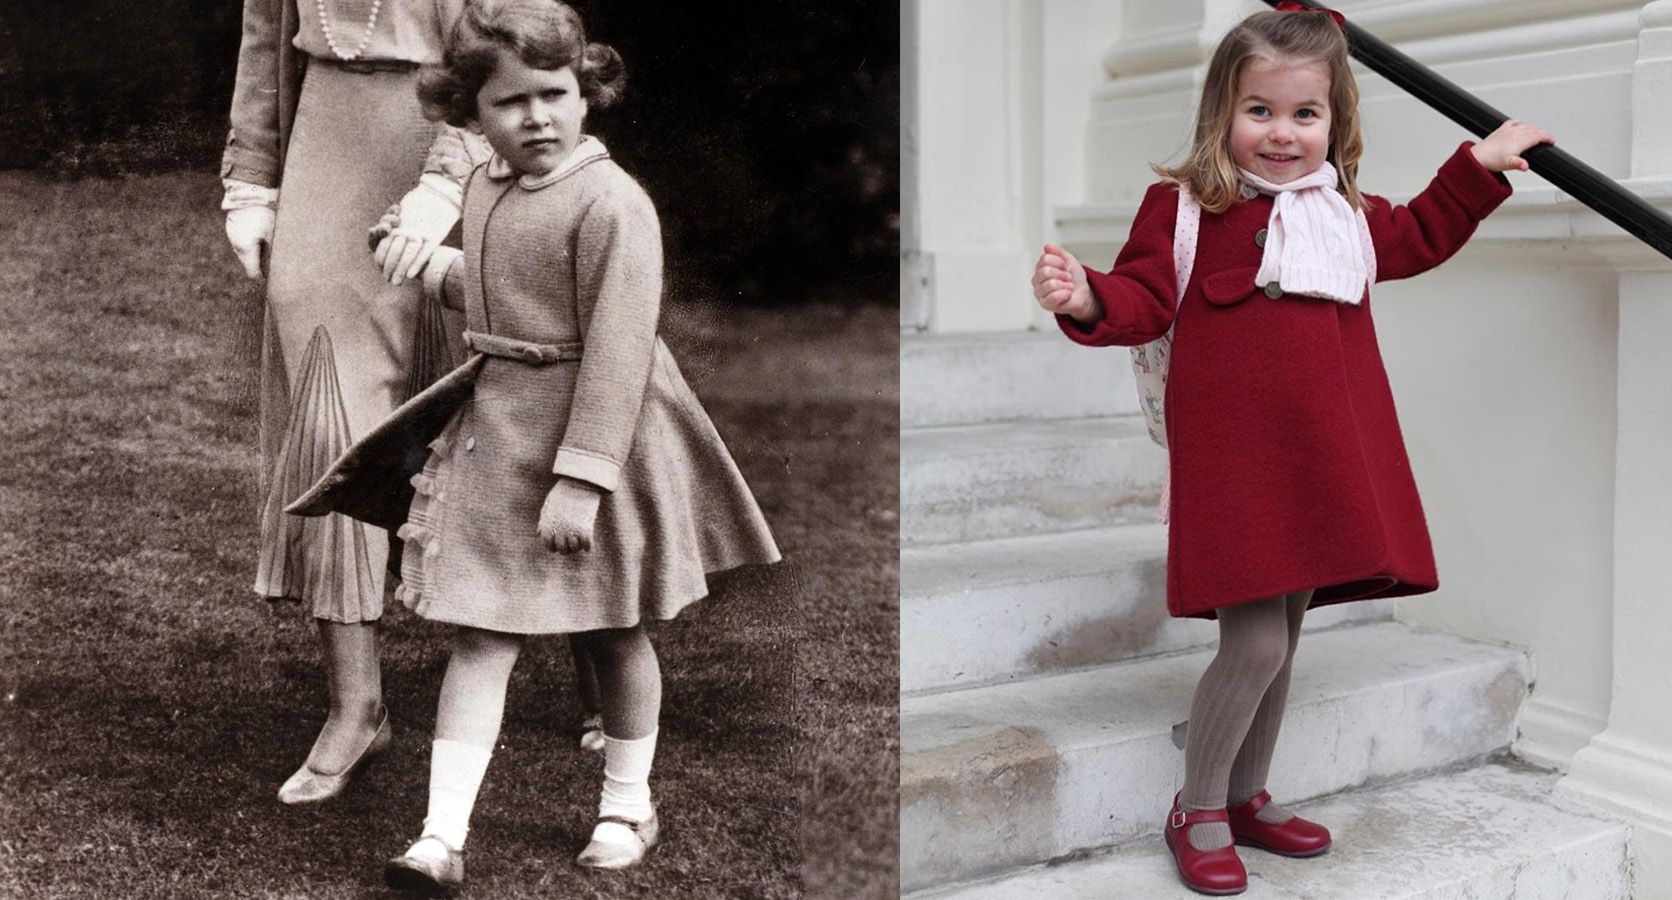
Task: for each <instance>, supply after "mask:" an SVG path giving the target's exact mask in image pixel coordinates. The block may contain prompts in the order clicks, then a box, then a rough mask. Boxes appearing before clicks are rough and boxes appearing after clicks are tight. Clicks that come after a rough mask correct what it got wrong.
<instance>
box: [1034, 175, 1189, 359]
mask: <svg viewBox="0 0 1672 900" xmlns="http://www.w3.org/2000/svg"><path fill="white" fill-rule="evenodd" d="M1177 219H1178V194H1177V192H1176V191H1175V190H1174V189H1173V187H1172V186H1171V185H1167V184H1157V185H1152V186H1151V187H1150V189H1149V191H1148V192H1147V193H1146V194H1144V200H1143V202H1142V203H1140V204H1139V205H1138V215H1137V216H1136V217H1135V218H1134V219H1133V220H1132V232H1131V234H1129V235H1128V236H1127V238H1126V244H1125V245H1124V246H1122V247H1121V250H1120V253H1119V254H1118V255H1117V256H1116V257H1115V266H1114V268H1113V269H1111V270H1109V271H1108V272H1098V271H1096V270H1094V269H1091V268H1087V269H1086V270H1085V271H1086V282H1087V284H1088V286H1090V288H1091V292H1092V295H1093V296H1094V297H1096V298H1097V300H1098V302H1099V303H1101V304H1102V306H1103V310H1104V315H1103V318H1102V319H1101V320H1100V321H1098V322H1095V323H1093V324H1091V325H1090V326H1084V325H1081V324H1080V323H1078V322H1076V321H1074V320H1073V319H1072V318H1070V317H1068V316H1062V315H1059V316H1057V325H1058V326H1059V327H1061V328H1062V332H1063V334H1066V335H1068V336H1069V338H1071V339H1072V340H1074V342H1075V343H1079V344H1087V345H1090V346H1093V347H1104V346H1109V345H1120V346H1127V347H1132V346H1137V345H1140V344H1146V343H1149V342H1150V341H1153V340H1155V339H1156V338H1158V337H1161V336H1162V335H1164V334H1166V333H1167V329H1169V328H1171V327H1172V326H1173V311H1174V309H1176V308H1177V304H1178V297H1177V296H1175V295H1176V294H1177V293H1178V285H1177V284H1175V283H1174V282H1175V281H1176V279H1177V276H1176V275H1174V274H1173V272H1174V270H1173V224H1174V222H1175V221H1177Z"/></svg>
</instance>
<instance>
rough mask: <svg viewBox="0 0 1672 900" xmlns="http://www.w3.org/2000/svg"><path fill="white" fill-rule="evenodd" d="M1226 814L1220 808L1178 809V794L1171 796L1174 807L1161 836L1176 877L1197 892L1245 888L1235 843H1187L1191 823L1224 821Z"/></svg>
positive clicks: (1218, 892) (1221, 892) (1236, 891)
mask: <svg viewBox="0 0 1672 900" xmlns="http://www.w3.org/2000/svg"><path fill="white" fill-rule="evenodd" d="M1227 818H1228V817H1227V815H1226V812H1225V810H1223V809H1179V801H1178V797H1176V796H1175V797H1174V798H1173V809H1172V811H1171V812H1170V813H1168V815H1167V828H1166V830H1164V831H1163V832H1162V836H1163V837H1164V838H1165V839H1166V841H1167V849H1168V850H1170V851H1172V854H1173V862H1174V863H1175V864H1177V866H1178V870H1179V878H1180V879H1182V880H1183V881H1184V884H1185V886H1186V887H1188V888H1190V889H1191V890H1193V891H1196V892H1197V893H1201V894H1213V895H1216V896H1222V895H1226V894H1240V893H1242V892H1243V891H1245V890H1247V889H1248V870H1246V869H1244V868H1243V867H1242V858H1241V857H1239V856H1237V848H1236V845H1235V844H1228V845H1226V846H1224V847H1220V848H1218V849H1217V850H1197V849H1196V848H1195V847H1193V846H1191V845H1190V826H1192V825H1200V824H1202V823H1204V822H1224V821H1227Z"/></svg>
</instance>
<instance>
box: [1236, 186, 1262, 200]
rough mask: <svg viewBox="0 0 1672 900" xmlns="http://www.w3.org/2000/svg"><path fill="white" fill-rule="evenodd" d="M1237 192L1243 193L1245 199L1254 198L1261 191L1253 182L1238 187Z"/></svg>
mask: <svg viewBox="0 0 1672 900" xmlns="http://www.w3.org/2000/svg"><path fill="white" fill-rule="evenodd" d="M1237 193H1239V194H1241V195H1242V199H1244V200H1253V199H1254V198H1255V197H1258V196H1260V191H1259V190H1258V189H1257V188H1255V187H1254V185H1252V184H1245V185H1243V186H1242V187H1240V188H1238V189H1237Z"/></svg>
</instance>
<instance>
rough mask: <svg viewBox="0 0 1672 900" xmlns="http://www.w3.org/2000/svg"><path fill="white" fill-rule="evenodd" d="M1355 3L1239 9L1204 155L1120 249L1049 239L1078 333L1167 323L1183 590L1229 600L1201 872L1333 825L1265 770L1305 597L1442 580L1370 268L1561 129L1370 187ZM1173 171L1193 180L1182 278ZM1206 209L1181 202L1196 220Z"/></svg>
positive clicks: (1301, 841)
mask: <svg viewBox="0 0 1672 900" xmlns="http://www.w3.org/2000/svg"><path fill="white" fill-rule="evenodd" d="M1339 21H1340V20H1339V15H1338V14H1336V13H1332V12H1329V13H1326V12H1323V11H1308V10H1296V11H1294V12H1289V11H1272V12H1262V13H1258V14H1255V15H1253V16H1250V17H1248V18H1247V19H1245V20H1243V21H1242V22H1241V23H1240V24H1238V25H1237V26H1236V27H1235V28H1233V29H1232V30H1231V32H1230V33H1229V34H1228V35H1226V37H1225V38H1224V40H1223V41H1221V42H1220V44H1219V47H1218V49H1217V50H1216V51H1215V52H1214V55H1213V58H1212V60H1211V61H1210V62H1209V64H1208V71H1207V77H1206V80H1205V82H1204V84H1203V89H1202V98H1201V103H1200V106H1199V108H1198V113H1197V119H1196V133H1195V141H1194V147H1193V150H1192V152H1191V155H1190V157H1189V158H1188V159H1187V160H1185V161H1184V163H1183V164H1181V165H1179V166H1177V167H1175V168H1161V167H1157V169H1156V171H1157V172H1158V173H1159V174H1161V175H1162V176H1164V177H1165V178H1166V180H1165V181H1162V182H1160V183H1158V184H1155V185H1152V186H1151V187H1150V188H1149V190H1148V192H1147V193H1146V194H1145V195H1144V199H1143V202H1142V204H1141V205H1140V206H1139V208H1138V214H1137V217H1136V219H1135V220H1134V221H1133V224H1132V233H1131V235H1130V237H1129V238H1128V239H1127V242H1126V244H1125V246H1124V247H1123V248H1122V249H1121V252H1120V255H1119V256H1118V257H1117V258H1116V260H1115V266H1114V268H1113V269H1112V270H1111V271H1110V272H1108V273H1107V274H1105V273H1101V272H1095V271H1088V270H1086V269H1085V268H1084V267H1083V266H1082V265H1081V264H1080V262H1079V261H1078V260H1076V259H1075V258H1074V257H1073V255H1072V254H1069V253H1068V252H1067V251H1064V250H1061V249H1059V248H1057V247H1053V246H1046V248H1045V252H1044V254H1043V255H1042V256H1041V257H1040V259H1039V262H1038V265H1037V266H1036V269H1035V272H1034V276H1033V288H1034V295H1035V298H1036V299H1037V300H1038V302H1039V304H1040V305H1041V306H1042V307H1044V308H1045V309H1047V310H1050V311H1051V312H1053V313H1056V314H1057V320H1058V323H1059V325H1060V326H1061V328H1062V331H1063V333H1064V334H1066V335H1068V337H1069V338H1071V339H1072V340H1074V341H1075V342H1077V343H1080V344H1086V345H1090V346H1109V345H1121V346H1136V345H1141V344H1145V343H1147V342H1149V341H1153V340H1155V339H1157V338H1160V337H1162V336H1163V335H1166V334H1167V333H1168V330H1169V329H1172V332H1173V347H1172V359H1171V367H1170V373H1169V374H1168V382H1167V388H1166V403H1165V409H1166V415H1165V424H1166V437H1167V446H1168V453H1169V458H1170V462H1171V475H1172V485H1171V500H1170V506H1169V512H1170V518H1169V520H1170V525H1169V534H1168V559H1167V606H1168V610H1169V612H1171V613H1172V614H1173V615H1174V616H1197V617H1205V618H1217V619H1218V621H1219V630H1220V642H1219V651H1218V654H1217V656H1216V657H1215V658H1214V660H1213V662H1212V663H1211V664H1210V665H1209V666H1208V669H1207V671H1206V673H1205V674H1203V676H1202V680H1201V683H1200V684H1199V685H1198V687H1197V689H1196V694H1195V698H1194V700H1193V702H1192V704H1191V709H1190V728H1189V733H1188V740H1187V743H1186V747H1185V778H1184V788H1183V790H1182V791H1181V792H1180V795H1179V797H1178V798H1177V800H1176V801H1175V804H1174V807H1173V810H1172V812H1171V815H1170V816H1169V818H1168V822H1167V827H1166V830H1165V836H1166V841H1167V846H1168V847H1169V848H1170V849H1171V850H1172V852H1173V855H1174V858H1175V860H1176V861H1177V864H1178V867H1179V873H1180V875H1181V877H1183V879H1184V881H1185V883H1186V884H1188V885H1189V886H1190V887H1192V888H1194V889H1196V890H1198V891H1201V892H1203V893H1210V894H1233V893H1238V892H1240V891H1242V890H1243V889H1244V888H1245V887H1246V886H1247V875H1246V873H1245V871H1244V869H1243V866H1242V862H1241V861H1240V860H1239V859H1238V857H1237V854H1236V850H1235V848H1234V845H1233V844H1234V843H1240V844H1247V845H1251V846H1256V847H1261V848H1263V849H1266V850H1270V851H1272V852H1276V853H1282V854H1285V855H1289V856H1312V855H1315V854H1318V853H1322V852H1324V851H1325V850H1327V849H1328V847H1329V843H1330V836H1329V832H1328V830H1327V829H1325V828H1324V827H1323V826H1321V825H1318V824H1316V823H1313V822H1308V821H1306V820H1304V819H1300V818H1298V817H1296V816H1294V815H1292V814H1291V813H1288V812H1286V811H1284V810H1283V809H1282V808H1281V807H1279V806H1277V805H1276V804H1275V803H1272V802H1271V798H1270V797H1269V796H1268V795H1267V794H1266V793H1265V790H1264V788H1265V781H1266V775H1267V772H1268V770H1269V769H1270V766H1271V755H1272V749H1273V747H1274V745H1275V744H1276V741H1277V731H1278V726H1279V724H1280V722H1281V720H1282V716H1283V707H1284V704H1285V701H1286V699H1287V695H1288V687H1289V670H1290V666H1291V663H1292V661H1293V659H1294V653H1295V646H1296V643H1297V641H1298V640H1299V637H1300V626H1301V619H1302V617H1303V615H1304V614H1305V612H1306V610H1307V608H1308V607H1310V606H1317V605H1322V604H1327V603H1340V602H1343V601H1347V600H1363V599H1368V598H1372V597H1393V596H1401V595H1408V594H1419V593H1423V592H1427V591H1432V590H1434V589H1435V587H1437V586H1438V579H1437V577H1436V575H1435V572H1434V556H1433V552H1432V550H1431V548H1430V546H1429V540H1428V530H1427V527H1426V525H1425V524H1424V520H1423V514H1422V504H1421V502H1420V501H1419V499H1418V498H1417V490H1416V484H1415V482H1414V481H1413V480H1412V478H1411V468H1410V463H1409V462H1408V460H1407V459H1406V456H1405V449H1404V443H1403V440H1402V439H1401V436H1400V432H1399V422H1398V419H1397V417H1396V416H1395V413H1394V407H1393V397H1392V394H1391V392H1390V391H1389V388H1388V381H1387V375H1386V373H1385V372H1384V370H1383V368H1382V359H1381V354H1380V353H1379V352H1378V350H1377V347H1376V332H1375V328H1374V326H1373V324H1372V322H1371V317H1370V290H1369V287H1370V285H1371V284H1372V283H1373V282H1375V281H1377V280H1383V279H1394V278H1408V277H1410V276H1412V275H1416V274H1418V273H1421V272H1425V271H1427V270H1428V269H1431V268H1433V267H1434V266H1437V265H1439V264H1440V263H1441V262H1443V261H1445V260H1446V259H1447V258H1448V257H1450V256H1451V255H1452V254H1453V253H1455V252H1457V250H1458V249H1459V248H1460V247H1462V246H1463V243H1464V242H1465V241H1466V240H1468V238H1469V235H1470V234H1471V233H1473V231H1474V229H1475V226H1476V224H1477V223H1479V222H1480V220H1481V219H1482V218H1484V217H1485V216H1486V215H1487V214H1489V213H1490V212H1492V210H1493V209H1495V208H1496V207H1497V206H1498V204H1500V203H1502V202H1503V201H1504V199H1505V198H1506V197H1508V196H1509V193H1510V188H1509V184H1508V182H1507V181H1506V180H1505V179H1504V177H1503V176H1502V175H1501V174H1498V173H1501V172H1503V171H1504V170H1506V169H1512V168H1513V169H1525V168H1526V167H1527V165H1526V163H1525V162H1524V161H1523V160H1522V159H1521V158H1520V156H1519V154H1520V153H1522V152H1523V151H1525V150H1526V149H1527V148H1529V147H1532V146H1534V145H1535V144H1539V143H1543V142H1552V138H1551V137H1550V136H1549V135H1548V134H1546V133H1545V132H1544V131H1543V130H1541V129H1539V128H1537V127H1535V126H1532V125H1528V124H1523V123H1519V122H1513V121H1512V122H1507V123H1505V124H1504V125H1503V126H1502V127H1501V128H1499V129H1498V130H1497V131H1495V132H1493V133H1492V134H1491V135H1490V136H1489V137H1487V138H1486V139H1485V140H1484V141H1482V142H1480V143H1479V144H1472V143H1464V144H1463V145H1462V146H1460V147H1459V148H1458V149H1457V152H1455V153H1454V154H1452V155H1451V157H1450V158H1449V159H1447V160H1446V161H1445V163H1444V164H1443V165H1441V166H1440V170H1439V174H1438V175H1436V176H1435V178H1434V181H1433V182H1432V183H1431V184H1430V185H1429V186H1428V188H1427V189H1426V190H1424V191H1423V192H1422V193H1421V194H1419V195H1418V196H1417V197H1416V198H1415V199H1413V200H1412V201H1411V203H1410V204H1409V205H1408V206H1402V207H1395V206H1393V205H1392V204H1390V203H1388V202H1387V201H1386V200H1384V199H1382V198H1380V197H1375V196H1371V195H1367V194H1361V193H1360V192H1359V188H1358V185H1357V183H1356V181H1355V176H1356V174H1357V170H1358V161H1359V157H1360V155H1361V153H1362V150H1363V141H1362V138H1361V136H1360V133H1359V120H1358V87H1357V85H1356V83H1355V82H1354V79H1353V73H1352V70H1351V69H1350V68H1349V66H1348V56H1347V42H1346V37H1345V35H1344V33H1343V31H1342V29H1341V27H1340V25H1339ZM1181 186H1182V187H1183V188H1187V189H1188V190H1189V192H1190V194H1191V195H1192V196H1193V197H1194V199H1195V201H1196V202H1197V203H1199V204H1200V209H1201V217H1200V223H1199V226H1198V227H1199V233H1198V235H1197V253H1196V257H1195V259H1196V262H1195V265H1194V268H1193V270H1192V274H1191V277H1190V282H1189V284H1188V285H1187V286H1186V288H1185V289H1184V291H1183V295H1182V296H1179V291H1178V288H1177V285H1176V281H1175V279H1176V274H1175V260H1174V254H1173V249H1174V234H1173V232H1174V226H1175V223H1176V222H1177V221H1178V210H1179V206H1180V204H1179V195H1178V191H1179V190H1180V188H1181ZM1189 225H1190V223H1189V222H1188V220H1187V221H1186V224H1185V227H1187V228H1188V227H1189Z"/></svg>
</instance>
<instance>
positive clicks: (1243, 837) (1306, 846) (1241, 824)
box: [1227, 791, 1330, 857]
mask: <svg viewBox="0 0 1672 900" xmlns="http://www.w3.org/2000/svg"><path fill="white" fill-rule="evenodd" d="M1270 802H1271V795H1270V794H1268V793H1266V792H1265V791H1261V792H1259V793H1258V794H1255V795H1254V796H1252V797H1250V798H1248V800H1247V801H1245V802H1244V803H1242V804H1241V805H1238V806H1233V807H1231V808H1230V809H1229V810H1227V814H1228V815H1229V816H1230V819H1231V838H1232V839H1233V840H1235V841H1236V842H1237V843H1239V844H1243V845H1245V846H1249V847H1257V848H1259V849H1261V850H1264V851H1266V852H1267V853H1276V854H1277V855H1279V856H1295V857H1306V856H1317V855H1318V854H1320V853H1323V852H1325V851H1326V850H1328V849H1329V845H1330V835H1329V829H1328V828H1325V827H1324V826H1322V825H1319V824H1318V823H1317V822H1311V821H1308V820H1306V819H1303V818H1301V817H1300V816H1295V817H1294V818H1292V819H1289V820H1288V821H1286V822H1265V821H1261V820H1260V819H1259V818H1258V816H1259V812H1260V810H1262V809H1264V808H1265V806H1266V804H1267V803H1270Z"/></svg>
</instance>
